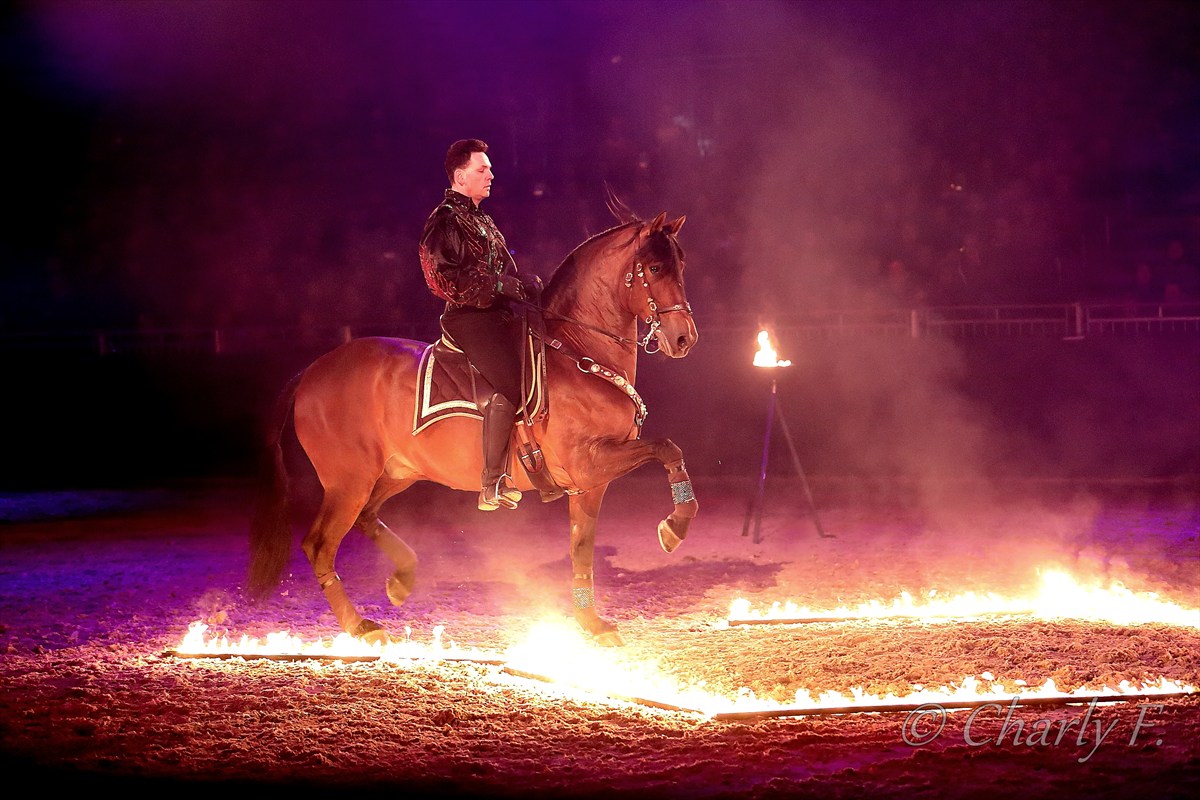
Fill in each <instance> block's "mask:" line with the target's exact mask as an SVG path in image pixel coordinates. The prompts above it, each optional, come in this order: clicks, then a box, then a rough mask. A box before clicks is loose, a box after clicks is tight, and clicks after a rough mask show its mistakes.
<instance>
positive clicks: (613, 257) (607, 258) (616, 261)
mask: <svg viewBox="0 0 1200 800" xmlns="http://www.w3.org/2000/svg"><path fill="white" fill-rule="evenodd" d="M574 258H575V259H576V262H577V263H575V264H574V268H573V270H572V274H571V276H570V278H571V280H570V281H569V283H568V284H567V285H566V286H563V287H562V289H561V290H560V291H559V292H557V293H556V295H555V299H554V302H553V303H552V304H551V305H550V307H549V308H548V309H547V310H548V311H550V312H552V313H551V315H550V321H549V324H548V327H549V330H550V332H551V333H552V334H553V335H554V336H556V337H558V338H560V339H562V340H563V341H565V342H567V343H568V344H569V345H570V346H571V347H572V348H574V349H575V350H576V351H577V352H578V353H579V354H580V355H581V356H587V357H588V358H591V359H593V360H594V361H596V362H597V363H600V364H603V365H605V366H607V367H610V368H612V369H614V370H616V371H618V372H621V373H624V374H625V375H626V376H627V377H628V378H629V379H630V380H632V379H633V377H634V372H635V370H636V367H637V348H636V347H634V346H633V345H631V344H628V343H627V342H621V341H617V340H614V339H613V338H612V337H613V336H617V337H620V338H621V339H625V340H632V339H634V338H636V336H637V319H636V318H634V317H633V316H632V315H630V314H629V312H628V311H627V310H626V309H625V306H624V302H623V301H624V297H623V295H622V293H623V292H626V291H628V290H627V289H626V288H625V284H624V281H623V278H624V275H623V273H622V272H621V269H622V267H623V266H624V264H625V262H626V261H628V260H629V258H628V254H627V251H626V249H625V248H620V249H615V248H612V247H611V246H610V247H607V248H606V247H604V245H603V244H602V243H592V246H591V247H588V248H583V249H581V250H579V251H577V252H576V253H575V254H574ZM558 317H562V318H565V319H558ZM578 323H583V324H582V325H581V324H578ZM606 334H611V335H606Z"/></svg>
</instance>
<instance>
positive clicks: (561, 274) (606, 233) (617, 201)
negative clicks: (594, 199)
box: [546, 181, 645, 292]
mask: <svg viewBox="0 0 1200 800" xmlns="http://www.w3.org/2000/svg"><path fill="white" fill-rule="evenodd" d="M604 191H605V194H606V197H605V205H607V206H608V211H609V213H611V214H612V215H613V217H615V218H616V220H617V224H616V225H614V226H612V227H611V228H608V229H606V230H602V231H600V232H599V233H594V234H592V235H591V236H589V237H587V238H586V239H584V240H583V241H582V242H580V243H579V244H578V245H576V246H575V248H574V249H572V250H571V252H570V253H568V254H567V257H566V258H564V259H563V260H562V261H561V262H560V263H559V265H558V266H557V267H555V268H554V272H553V273H552V274H551V275H550V279H549V280H548V281H547V282H546V289H547V291H548V292H549V291H550V290H552V289H553V288H554V287H555V286H556V285H557V286H562V285H563V284H565V283H566V282H567V281H568V280H569V279H570V278H571V276H573V275H574V274H575V267H576V265H577V264H578V263H579V253H580V252H581V251H583V250H586V249H588V248H590V247H591V246H592V245H594V244H595V243H596V242H598V241H600V240H601V239H607V238H609V237H610V236H616V235H617V234H618V233H620V232H621V231H624V230H626V229H632V228H640V226H641V225H642V223H643V222H644V221H645V220H643V219H642V218H641V217H639V216H638V215H637V214H635V213H634V212H633V210H632V209H631V208H630V207H629V206H628V205H627V204H626V203H625V201H623V200H622V199H621V198H620V197H618V196H617V193H616V192H615V191H613V188H612V186H610V185H609V184H608V182H607V181H605V183H604ZM634 237H636V231H634V236H633V237H630V240H629V241H630V242H632V241H633V238H634ZM626 244H628V242H627V243H626Z"/></svg>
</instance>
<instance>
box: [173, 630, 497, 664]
mask: <svg viewBox="0 0 1200 800" xmlns="http://www.w3.org/2000/svg"><path fill="white" fill-rule="evenodd" d="M207 632H208V625H206V624H205V623H203V622H193V623H192V624H191V625H190V626H188V632H187V635H186V636H184V638H183V641H182V642H181V643H180V644H179V646H178V647H176V648H174V649H171V650H167V651H166V652H165V653H164V655H165V656H169V657H174V658H216V659H223V660H228V659H234V658H241V659H246V660H254V659H259V660H268V661H328V662H336V661H341V662H345V663H359V662H365V661H384V662H399V661H417V660H423V661H465V662H471V663H475V664H503V663H504V659H502V658H500V657H499V656H498V655H496V654H494V653H490V652H488V651H486V650H476V649H473V648H461V647H459V646H458V645H456V644H454V643H453V642H450V644H449V645H448V646H447V645H445V644H443V642H442V635H443V633H445V626H444V625H438V626H436V627H435V628H434V629H433V641H432V642H431V643H430V644H428V645H423V644H419V643H417V642H414V641H412V640H411V639H410V638H408V637H410V636H411V635H412V630H411V629H406V630H405V636H406V638H405V641H403V642H391V643H388V644H367V643H366V642H364V641H363V640H361V639H356V638H354V637H353V636H351V635H350V634H348V633H343V634H339V635H338V636H337V637H335V638H334V639H333V640H332V641H326V642H308V643H305V642H304V641H303V640H302V639H300V637H298V636H293V635H292V634H290V633H286V632H275V633H269V634H267V636H266V638H264V639H261V640H259V639H252V638H250V637H248V636H243V637H242V638H241V639H240V640H238V641H237V642H234V641H232V640H230V639H229V638H228V637H226V636H218V637H215V638H206V634H207Z"/></svg>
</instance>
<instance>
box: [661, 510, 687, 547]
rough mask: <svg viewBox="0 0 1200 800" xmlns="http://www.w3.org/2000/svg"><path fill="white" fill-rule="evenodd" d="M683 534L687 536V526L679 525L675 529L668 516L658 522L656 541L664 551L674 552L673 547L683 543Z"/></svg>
mask: <svg viewBox="0 0 1200 800" xmlns="http://www.w3.org/2000/svg"><path fill="white" fill-rule="evenodd" d="M685 536H687V528H686V527H681V528H680V529H679V530H678V531H676V529H675V527H674V525H673V524H672V520H671V518H670V517H667V518H666V519H664V520H663V521H662V522H660V523H658V543H659V544H660V545H662V549H663V552H665V553H673V552H675V548H676V547H679V545H681V544H683V539H684V537H685Z"/></svg>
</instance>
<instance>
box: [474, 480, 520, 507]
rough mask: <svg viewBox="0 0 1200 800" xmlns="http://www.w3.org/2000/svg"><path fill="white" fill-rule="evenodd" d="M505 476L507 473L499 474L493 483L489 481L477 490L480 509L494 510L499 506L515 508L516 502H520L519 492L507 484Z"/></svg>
mask: <svg viewBox="0 0 1200 800" xmlns="http://www.w3.org/2000/svg"><path fill="white" fill-rule="evenodd" d="M507 477H508V476H507V475H501V476H500V477H499V478H497V479H496V482H495V483H490V482H489V483H487V484H485V485H484V487H483V490H482V491H480V492H479V510H480V511H495V510H496V509H497V508H500V507H501V506H503V507H504V508H516V507H517V503H519V502H521V492H520V491H519V490H518V489H515V488H513V487H512V486H509V485H508V482H507V481H505V478H507Z"/></svg>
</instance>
